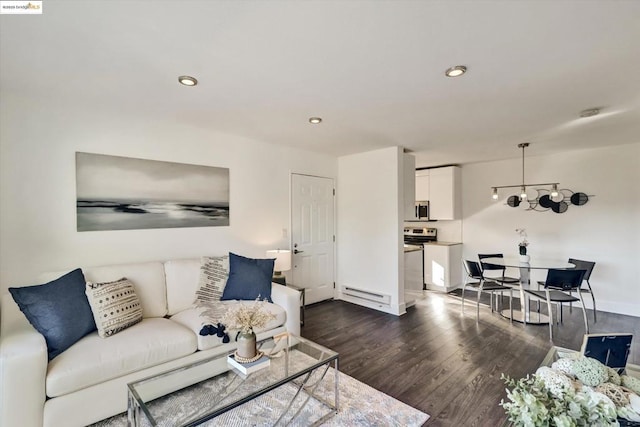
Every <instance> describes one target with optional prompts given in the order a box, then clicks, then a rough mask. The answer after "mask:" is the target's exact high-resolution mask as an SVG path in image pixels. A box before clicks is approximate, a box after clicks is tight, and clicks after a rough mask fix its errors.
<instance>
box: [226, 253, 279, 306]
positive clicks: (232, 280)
mask: <svg viewBox="0 0 640 427" xmlns="http://www.w3.org/2000/svg"><path fill="white" fill-rule="evenodd" d="M274 262H275V259H271V258H267V259H254V258H246V257H243V256H240V255H236V254H234V253H231V252H230V253H229V279H227V286H225V288H224V293H223V294H222V298H221V299H222V300H234V299H235V300H255V299H257V298H260V299H264V300H267V301H269V302H272V301H271V278H272V277H273V265H274Z"/></svg>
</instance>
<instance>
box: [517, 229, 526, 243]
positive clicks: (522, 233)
mask: <svg viewBox="0 0 640 427" xmlns="http://www.w3.org/2000/svg"><path fill="white" fill-rule="evenodd" d="M516 233H518V234H519V235H520V237H521V238H522V240H521V241H520V243H518V246H525V247H526V246H529V242H528V241H527V230H526V229H524V228H516Z"/></svg>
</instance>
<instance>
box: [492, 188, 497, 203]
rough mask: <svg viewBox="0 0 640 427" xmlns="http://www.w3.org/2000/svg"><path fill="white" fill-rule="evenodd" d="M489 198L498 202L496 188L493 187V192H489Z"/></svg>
mask: <svg viewBox="0 0 640 427" xmlns="http://www.w3.org/2000/svg"><path fill="white" fill-rule="evenodd" d="M491 198H492V199H493V200H498V189H497V188H496V187H493V190H492V192H491Z"/></svg>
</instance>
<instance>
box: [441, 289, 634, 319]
mask: <svg viewBox="0 0 640 427" xmlns="http://www.w3.org/2000/svg"><path fill="white" fill-rule="evenodd" d="M457 289H462V286H458V287H457ZM452 290H453V289H450V291H452ZM513 298H514V299H520V294H519V293H518V292H516V291H515V289H514V292H513ZM582 300H583V301H584V305H585V307H586V308H588V309H591V310H593V302H592V301H591V295H589V294H588V293H586V292H585V293H583V294H582ZM596 307H597V309H598V311H606V312H607V313H615V314H623V315H625V316H634V317H640V304H636V303H629V302H621V301H603V300H601V299H598V295H597V294H596Z"/></svg>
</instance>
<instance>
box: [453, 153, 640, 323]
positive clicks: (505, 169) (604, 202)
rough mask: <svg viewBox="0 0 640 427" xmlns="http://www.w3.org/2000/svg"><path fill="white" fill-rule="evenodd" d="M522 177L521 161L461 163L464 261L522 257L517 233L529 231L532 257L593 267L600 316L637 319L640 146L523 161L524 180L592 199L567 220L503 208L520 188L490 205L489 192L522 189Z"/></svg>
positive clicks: (639, 300)
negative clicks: (581, 262) (488, 256)
mask: <svg viewBox="0 0 640 427" xmlns="http://www.w3.org/2000/svg"><path fill="white" fill-rule="evenodd" d="M521 173H522V172H521V160H520V159H514V160H508V161H500V162H488V163H478V164H471V165H464V167H463V168H462V176H463V216H464V219H463V243H464V246H463V248H464V256H465V257H468V258H469V259H477V254H478V253H481V252H494V251H495V252H502V253H504V254H505V255H507V254H508V255H517V244H518V241H519V236H518V235H517V233H516V232H515V229H516V228H526V230H527V234H528V240H529V242H530V244H529V254H530V255H531V256H532V257H535V256H539V257H544V258H556V259H563V260H566V259H567V258H569V257H572V258H578V259H584V260H589V261H595V262H596V266H595V269H594V271H593V274H592V276H591V284H592V287H593V288H594V294H595V296H596V304H597V308H598V310H604V311H610V312H616V313H623V314H630V315H635V316H640V144H632V145H622V146H615V147H609V148H600V149H590V150H583V151H574V152H568V153H563V154H559V155H554V156H545V157H536V156H532V157H526V182H533V183H535V182H555V181H557V182H560V188H568V189H570V190H572V191H574V192H578V191H580V192H584V193H586V194H588V195H590V196H591V195H592V196H593V197H591V198H590V200H589V202H588V203H587V204H586V205H584V206H573V205H570V206H569V209H568V210H567V212H565V213H563V214H556V213H554V212H551V211H548V212H533V211H525V210H523V209H520V208H511V207H508V206H506V204H505V203H506V197H507V196H508V195H510V194H516V192H517V189H515V191H513V192H509V191H508V190H501V191H500V195H501V199H500V200H499V201H497V202H493V201H492V200H491V188H490V187H491V186H494V185H510V184H518V183H519V181H520V180H521ZM510 273H513V274H516V275H517V271H514V272H510ZM545 275H546V272H537V273H535V274H532V280H533V279H535V280H538V279H540V280H544V277H545ZM587 299H589V298H588V297H587Z"/></svg>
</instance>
